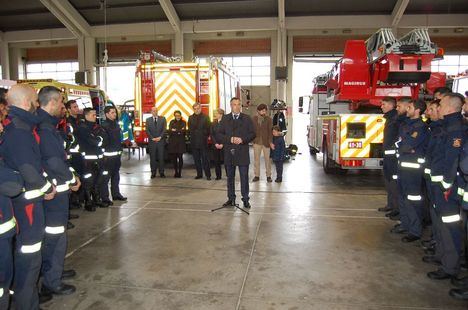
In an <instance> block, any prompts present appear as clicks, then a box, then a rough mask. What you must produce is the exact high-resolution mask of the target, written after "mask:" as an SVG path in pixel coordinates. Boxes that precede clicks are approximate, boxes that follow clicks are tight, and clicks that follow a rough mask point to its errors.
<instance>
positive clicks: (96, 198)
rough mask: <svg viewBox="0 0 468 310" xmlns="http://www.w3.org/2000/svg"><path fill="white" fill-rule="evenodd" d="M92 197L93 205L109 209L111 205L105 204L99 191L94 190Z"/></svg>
mask: <svg viewBox="0 0 468 310" xmlns="http://www.w3.org/2000/svg"><path fill="white" fill-rule="evenodd" d="M91 195H92V197H93V203H94V205H95V206H96V207H97V208H107V207H109V204H107V203H105V202H103V201H102V200H101V195H100V192H99V191H98V190H96V189H94V190H93V191H92V192H91Z"/></svg>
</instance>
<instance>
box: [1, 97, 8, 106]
mask: <svg viewBox="0 0 468 310" xmlns="http://www.w3.org/2000/svg"><path fill="white" fill-rule="evenodd" d="M0 104H4V105H8V102H7V101H6V99H5V98H2V97H0Z"/></svg>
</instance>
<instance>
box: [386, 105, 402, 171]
mask: <svg viewBox="0 0 468 310" xmlns="http://www.w3.org/2000/svg"><path fill="white" fill-rule="evenodd" d="M384 118H385V127H384V138H383V149H384V160H385V163H384V166H383V169H384V174H385V176H386V177H387V178H388V179H389V180H390V177H391V176H392V175H396V174H397V166H398V164H397V159H396V146H395V142H396V141H397V140H398V132H399V130H400V125H401V119H400V118H399V117H398V112H397V111H396V110H395V109H393V110H391V111H389V112H387V113H385V114H384Z"/></svg>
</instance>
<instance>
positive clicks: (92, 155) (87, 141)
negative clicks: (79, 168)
mask: <svg viewBox="0 0 468 310" xmlns="http://www.w3.org/2000/svg"><path fill="white" fill-rule="evenodd" d="M83 114H84V121H83V122H81V123H80V124H79V126H78V129H77V134H76V138H77V140H78V145H79V146H80V152H81V156H82V158H83V172H82V177H81V181H82V183H83V192H84V196H85V209H86V210H87V211H91V212H93V211H96V207H106V206H109V205H108V204H103V203H102V202H101V199H100V197H99V189H100V188H99V187H98V186H96V185H97V184H100V183H99V182H100V180H102V172H101V173H100V171H101V170H102V169H101V167H100V165H101V160H102V159H103V157H104V155H103V151H102V146H103V139H102V137H99V136H97V135H96V134H95V127H96V126H97V124H96V111H95V110H93V109H91V108H85V109H84V110H83Z"/></svg>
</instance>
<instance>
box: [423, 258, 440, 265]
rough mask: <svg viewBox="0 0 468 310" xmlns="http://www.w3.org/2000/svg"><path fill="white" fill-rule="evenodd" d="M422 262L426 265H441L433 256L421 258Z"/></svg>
mask: <svg viewBox="0 0 468 310" xmlns="http://www.w3.org/2000/svg"><path fill="white" fill-rule="evenodd" d="M422 261H423V262H425V263H428V264H432V265H436V266H440V265H441V263H440V260H438V259H437V258H435V257H434V256H423V258H422Z"/></svg>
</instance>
